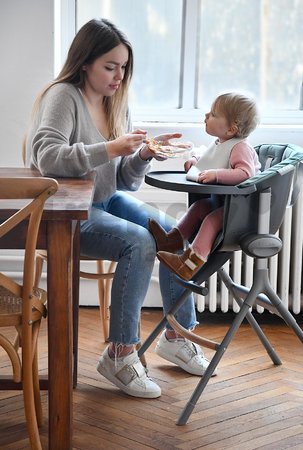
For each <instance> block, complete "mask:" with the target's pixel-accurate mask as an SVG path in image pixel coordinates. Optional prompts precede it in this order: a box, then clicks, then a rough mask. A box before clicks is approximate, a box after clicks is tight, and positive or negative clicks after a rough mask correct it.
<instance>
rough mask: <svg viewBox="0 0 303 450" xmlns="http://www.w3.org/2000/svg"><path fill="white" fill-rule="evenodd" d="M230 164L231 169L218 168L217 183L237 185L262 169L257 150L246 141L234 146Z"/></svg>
mask: <svg viewBox="0 0 303 450" xmlns="http://www.w3.org/2000/svg"><path fill="white" fill-rule="evenodd" d="M229 165H230V168H229V169H217V171H216V172H217V183H219V184H227V185H236V184H239V183H241V182H242V181H244V180H247V178H250V177H252V176H254V175H255V174H256V173H257V172H258V171H259V169H260V163H259V161H258V157H257V154H256V152H255V150H254V149H253V148H252V147H251V146H250V145H249V144H247V142H245V141H242V142H239V143H238V144H236V145H235V146H234V147H233V149H232V151H231V154H230V160H229Z"/></svg>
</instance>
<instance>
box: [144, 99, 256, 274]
mask: <svg viewBox="0 0 303 450" xmlns="http://www.w3.org/2000/svg"><path fill="white" fill-rule="evenodd" d="M258 120H259V118H258V111H257V107H256V103H255V101H254V100H253V99H252V98H249V97H247V96H245V95H242V94H238V93H227V94H223V95H220V96H219V97H217V98H216V99H215V101H214V102H213V104H212V107H211V110H210V112H209V113H207V114H205V130H206V132H207V133H208V134H209V135H211V136H215V137H216V140H215V141H214V142H213V143H212V144H211V145H210V146H209V147H208V148H207V149H206V150H204V151H201V152H200V153H199V154H198V153H197V152H196V153H193V154H192V157H191V158H190V159H189V160H188V161H186V163H185V165H184V168H185V171H186V172H187V178H189V179H193V180H195V181H197V182H198V183H212V184H214V183H219V184H226V185H236V184H239V183H241V182H242V181H244V180H246V179H247V178H250V177H252V176H253V175H255V174H256V173H258V172H259V170H260V167H261V165H260V162H259V160H258V156H257V153H256V152H255V150H254V148H253V147H252V146H251V145H249V143H248V142H247V139H246V138H247V137H248V136H249V134H250V133H251V132H252V131H253V130H254V129H255V128H256V126H257V124H258ZM197 169H198V170H197ZM222 223H223V206H220V207H218V206H217V205H216V206H214V204H213V203H212V202H211V200H210V199H209V198H203V199H201V200H198V201H196V202H195V203H193V204H192V205H191V207H190V208H189V209H188V211H187V212H186V213H185V215H184V216H183V217H182V218H181V220H180V221H179V222H178V223H177V225H176V226H175V227H174V228H173V229H172V230H171V231H169V232H168V233H167V232H166V231H165V230H164V229H163V228H162V227H161V226H160V225H159V224H158V223H157V222H156V221H154V220H152V219H150V220H149V230H150V232H151V233H152V234H153V236H154V238H155V241H156V244H157V250H158V253H157V256H158V258H159V260H160V261H161V262H162V263H163V264H165V265H166V266H167V267H168V268H169V269H170V270H171V271H173V272H174V273H176V274H177V275H178V276H179V277H181V278H183V279H184V280H190V279H191V278H192V277H193V276H194V275H195V274H196V273H197V272H198V270H199V269H200V268H201V267H202V266H203V264H204V263H205V261H206V260H207V258H208V255H209V253H210V252H211V249H212V246H213V243H214V241H215V239H216V236H217V234H218V233H219V231H220V230H221V229H222ZM193 235H195V238H194V240H193V242H192V244H191V245H190V246H189V247H188V248H187V249H186V250H185V252H184V253H183V254H175V252H177V251H180V250H183V248H184V241H187V240H188V239H189V238H190V237H191V236H193Z"/></svg>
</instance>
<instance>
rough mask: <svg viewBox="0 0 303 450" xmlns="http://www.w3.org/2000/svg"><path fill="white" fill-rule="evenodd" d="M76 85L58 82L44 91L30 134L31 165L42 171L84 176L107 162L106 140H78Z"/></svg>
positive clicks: (78, 106) (63, 175)
mask: <svg viewBox="0 0 303 450" xmlns="http://www.w3.org/2000/svg"><path fill="white" fill-rule="evenodd" d="M73 89H74V88H73V87H67V86H66V85H63V86H62V85H55V86H53V87H52V88H50V90H49V91H48V92H47V93H46V94H45V97H44V98H43V100H42V103H41V106H40V110H39V112H38V113H37V118H36V128H35V131H34V132H33V134H32V135H31V136H30V138H31V139H30V142H28V145H29V146H30V147H31V154H32V157H31V158H32V159H31V165H33V166H35V167H37V168H38V169H39V171H40V172H41V173H42V174H43V175H53V176H62V177H69V176H81V175H84V174H85V173H87V172H89V171H91V170H92V169H94V168H95V167H97V166H99V165H101V164H104V163H107V162H108V154H107V151H106V143H105V142H97V141H96V142H95V143H92V144H89V145H85V144H84V143H83V142H81V141H80V142H79V141H77V135H78V134H79V130H78V128H79V126H83V127H85V124H83V123H82V124H81V125H80V124H79V121H80V120H81V118H80V117H79V115H80V114H81V112H80V105H79V104H78V102H79V99H77V97H76V96H75V91H73Z"/></svg>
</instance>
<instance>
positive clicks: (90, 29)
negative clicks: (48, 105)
mask: <svg viewBox="0 0 303 450" xmlns="http://www.w3.org/2000/svg"><path fill="white" fill-rule="evenodd" d="M119 44H124V45H125V46H126V47H127V49H128V61H127V64H126V67H125V72H124V78H123V80H122V82H121V84H120V87H119V89H118V90H117V92H115V94H114V95H113V96H110V97H104V106H105V112H106V115H107V120H108V127H109V131H110V139H115V138H116V137H118V136H121V134H123V133H124V132H125V124H126V116H127V108H128V87H129V84H130V81H131V78H132V74H133V51H132V47H131V44H130V43H129V41H128V40H127V38H126V36H125V35H124V34H123V33H122V32H121V31H120V30H118V28H117V27H116V26H115V25H114V24H112V23H111V22H110V21H108V20H106V19H100V20H97V19H93V20H90V21H89V22H87V23H86V24H85V25H83V27H82V28H80V30H79V31H78V33H77V34H76V36H75V38H74V40H73V42H72V44H71V46H70V49H69V51H68V55H67V59H66V61H65V64H64V66H63V68H62V70H61V72H60V73H59V75H58V76H57V78H55V80H54V81H53V82H51V83H50V84H49V85H48V86H47V87H46V88H45V89H44V90H43V91H42V93H41V94H40V95H39V96H38V98H37V100H36V103H35V107H34V111H36V110H37V108H38V107H39V104H40V102H41V99H42V97H43V96H44V95H45V93H46V92H47V91H48V90H49V89H50V88H51V87H52V86H53V85H55V84H58V83H70V84H73V85H74V86H76V87H77V88H79V89H81V88H83V86H84V83H85V72H84V71H83V69H82V68H83V66H84V65H88V64H92V63H93V62H94V61H95V60H96V59H97V58H99V57H100V56H102V55H104V54H105V53H108V52H109V51H110V50H112V49H113V48H114V47H117V46H118V45H119Z"/></svg>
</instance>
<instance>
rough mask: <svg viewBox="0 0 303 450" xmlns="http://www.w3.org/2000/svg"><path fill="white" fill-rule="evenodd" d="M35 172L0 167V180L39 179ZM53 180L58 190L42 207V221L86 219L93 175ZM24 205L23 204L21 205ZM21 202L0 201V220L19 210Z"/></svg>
mask: <svg viewBox="0 0 303 450" xmlns="http://www.w3.org/2000/svg"><path fill="white" fill-rule="evenodd" d="M40 176H41V174H40V173H39V172H38V171H37V170H32V169H28V168H23V167H22V168H19V167H0V177H2V178H10V177H14V178H24V177H40ZM50 178H55V179H56V180H57V182H58V184H59V189H58V191H57V192H56V194H55V195H53V196H52V197H50V198H49V199H48V200H47V201H46V203H45V207H44V212H43V220H65V219H67V220H73V219H75V220H85V219H87V218H88V211H89V210H90V207H91V204H92V199H93V194H94V189H93V186H94V180H95V173H94V172H90V173H89V174H87V175H85V176H83V177H79V178H56V177H50ZM23 204H24V203H23ZM20 206H22V201H14V202H13V201H11V200H1V202H0V218H2V219H3V218H5V216H6V214H7V213H8V212H10V213H11V212H12V211H13V210H14V209H16V210H17V209H19V208H20Z"/></svg>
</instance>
